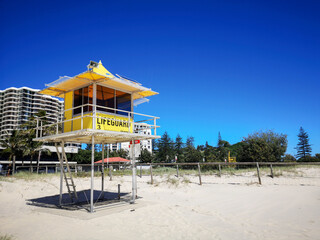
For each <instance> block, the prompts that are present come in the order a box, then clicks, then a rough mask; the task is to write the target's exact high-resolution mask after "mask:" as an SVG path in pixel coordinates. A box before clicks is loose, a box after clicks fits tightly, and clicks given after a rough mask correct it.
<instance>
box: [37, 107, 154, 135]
mask: <svg viewBox="0 0 320 240" xmlns="http://www.w3.org/2000/svg"><path fill="white" fill-rule="evenodd" d="M78 109H80V111H79V110H78ZM75 110H78V111H77V112H79V113H77V114H74V111H75ZM93 110H95V111H93ZM70 112H71V114H70ZM94 112H95V114H94ZM101 114H103V115H104V116H102V115H101ZM59 115H60V116H64V117H62V118H61V119H63V120H59ZM66 115H70V116H71V118H70V119H66ZM105 115H108V116H105ZM52 116H53V115H52ZM54 116H55V117H56V118H57V121H56V122H54V123H48V120H47V118H50V119H52V117H51V116H50V117H49V115H48V116H43V117H37V118H36V121H37V126H36V138H41V137H45V136H52V135H57V134H62V133H65V132H74V131H78V130H86V129H93V126H96V124H94V122H95V123H97V120H98V121H100V122H101V121H104V122H107V121H112V123H113V124H114V125H113V126H117V125H118V126H119V124H120V123H121V124H124V123H125V124H127V125H126V126H128V127H127V128H123V129H122V130H121V132H128V133H138V132H141V131H147V130H148V129H150V130H151V135H157V128H159V127H160V126H157V119H159V117H155V116H151V115H147V114H141V113H136V112H131V111H126V110H122V109H116V108H110V107H105V106H100V105H94V104H90V103H87V104H83V105H80V106H77V107H73V108H69V109H66V110H64V111H62V112H61V114H60V113H59V114H58V115H54ZM88 118H89V119H91V121H92V124H91V125H90V127H89V128H88V127H87V126H85V121H86V119H88ZM79 121H80V126H78V127H75V122H77V123H79ZM89 121H90V120H89ZM116 123H118V124H116ZM67 124H68V126H69V127H68V128H69V130H67V131H65V126H67ZM124 129H127V130H124ZM93 130H96V131H99V130H101V131H103V129H98V128H96V129H93ZM108 131H114V132H119V131H117V130H108Z"/></svg>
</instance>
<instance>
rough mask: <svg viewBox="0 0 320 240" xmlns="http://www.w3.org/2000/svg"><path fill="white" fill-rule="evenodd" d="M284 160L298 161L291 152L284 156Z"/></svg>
mask: <svg viewBox="0 0 320 240" xmlns="http://www.w3.org/2000/svg"><path fill="white" fill-rule="evenodd" d="M283 161H284V162H295V161H297V159H296V158H295V157H294V156H292V155H291V154H286V155H284V157H283Z"/></svg>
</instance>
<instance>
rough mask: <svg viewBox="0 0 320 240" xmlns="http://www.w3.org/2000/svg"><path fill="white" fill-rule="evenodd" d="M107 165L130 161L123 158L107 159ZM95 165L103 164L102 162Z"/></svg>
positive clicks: (105, 160)
mask: <svg viewBox="0 0 320 240" xmlns="http://www.w3.org/2000/svg"><path fill="white" fill-rule="evenodd" d="M103 162H105V163H115V162H130V160H128V159H125V158H121V157H111V158H109V159H108V158H105V159H104V161H103ZM95 163H102V160H99V161H96V162H95Z"/></svg>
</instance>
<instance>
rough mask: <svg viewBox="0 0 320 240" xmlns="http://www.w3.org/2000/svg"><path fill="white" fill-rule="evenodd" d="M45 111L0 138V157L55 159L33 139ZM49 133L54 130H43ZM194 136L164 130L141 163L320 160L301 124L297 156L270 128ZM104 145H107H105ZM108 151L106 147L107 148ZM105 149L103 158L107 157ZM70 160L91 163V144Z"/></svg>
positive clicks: (98, 149)
mask: <svg viewBox="0 0 320 240" xmlns="http://www.w3.org/2000/svg"><path fill="white" fill-rule="evenodd" d="M45 116H46V113H45V111H39V112H38V113H37V114H36V115H35V116H33V117H31V118H30V119H29V121H27V122H26V123H25V124H23V125H22V126H21V128H20V129H19V130H13V131H12V133H11V134H8V135H7V136H6V137H5V138H4V139H3V140H1V141H0V146H1V147H2V148H3V150H2V151H1V152H0V155H1V157H2V158H7V159H9V160H10V161H12V162H13V163H14V162H15V160H16V158H17V157H19V159H22V161H23V160H25V159H28V160H31V161H32V160H34V158H36V157H37V161H39V160H40V154H41V158H42V159H50V158H54V159H56V158H57V157H56V155H55V154H54V156H52V157H50V152H48V151H46V150H45V149H43V148H42V146H43V144H44V143H42V142H36V141H33V139H34V138H35V137H36V130H35V128H36V118H37V117H41V118H42V119H44V120H45ZM46 131H47V133H46V132H44V133H43V134H44V135H46V134H50V132H51V131H55V127H53V129H46ZM194 142H195V141H194V137H192V136H189V137H187V139H186V140H185V141H183V139H182V137H181V136H180V135H179V134H178V135H177V136H176V137H175V139H172V138H171V137H170V136H169V134H168V132H164V134H163V135H162V137H161V138H160V139H158V140H153V144H152V147H153V151H152V153H151V152H150V151H149V150H147V149H143V148H142V149H141V154H140V156H139V157H138V160H139V161H140V162H142V163H150V162H163V163H170V162H178V163H188V162H190V163H191V162H224V161H228V154H230V156H231V157H235V158H236V161H237V162H281V161H287V162H292V161H301V162H311V161H320V154H319V153H318V154H315V155H314V156H311V151H312V149H311V144H310V143H309V136H308V133H307V132H306V131H305V130H304V129H303V128H302V127H301V128H300V130H299V134H298V144H297V147H296V150H297V154H296V156H293V155H290V154H285V153H286V150H287V144H288V140H287V135H285V134H282V133H276V132H274V131H272V130H268V131H264V132H263V131H260V132H254V133H252V134H249V135H248V136H247V137H244V138H243V140H242V141H241V142H238V143H236V144H230V143H229V142H228V141H226V140H224V139H222V137H221V134H220V132H219V134H218V138H217V144H216V145H215V146H212V145H209V144H208V142H206V143H205V144H204V145H198V146H195V143H194ZM52 144H53V143H46V144H45V145H52ZM105 147H106V146H105ZM95 150H96V151H95V155H94V156H95V161H98V160H101V158H102V154H101V150H102V149H101V146H99V145H95ZM106 150H107V149H106ZM106 156H107V155H106V151H105V157H106ZM67 157H68V159H70V161H76V162H77V163H79V164H86V163H90V162H91V145H90V144H88V145H87V147H86V148H85V149H79V151H78V154H67ZM109 157H122V158H127V159H128V158H129V152H128V151H126V150H124V149H120V150H117V151H110V153H109Z"/></svg>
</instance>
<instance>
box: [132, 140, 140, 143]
mask: <svg viewBox="0 0 320 240" xmlns="http://www.w3.org/2000/svg"><path fill="white" fill-rule="evenodd" d="M139 143H140V140H134V144H139ZM130 144H132V141H130Z"/></svg>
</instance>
